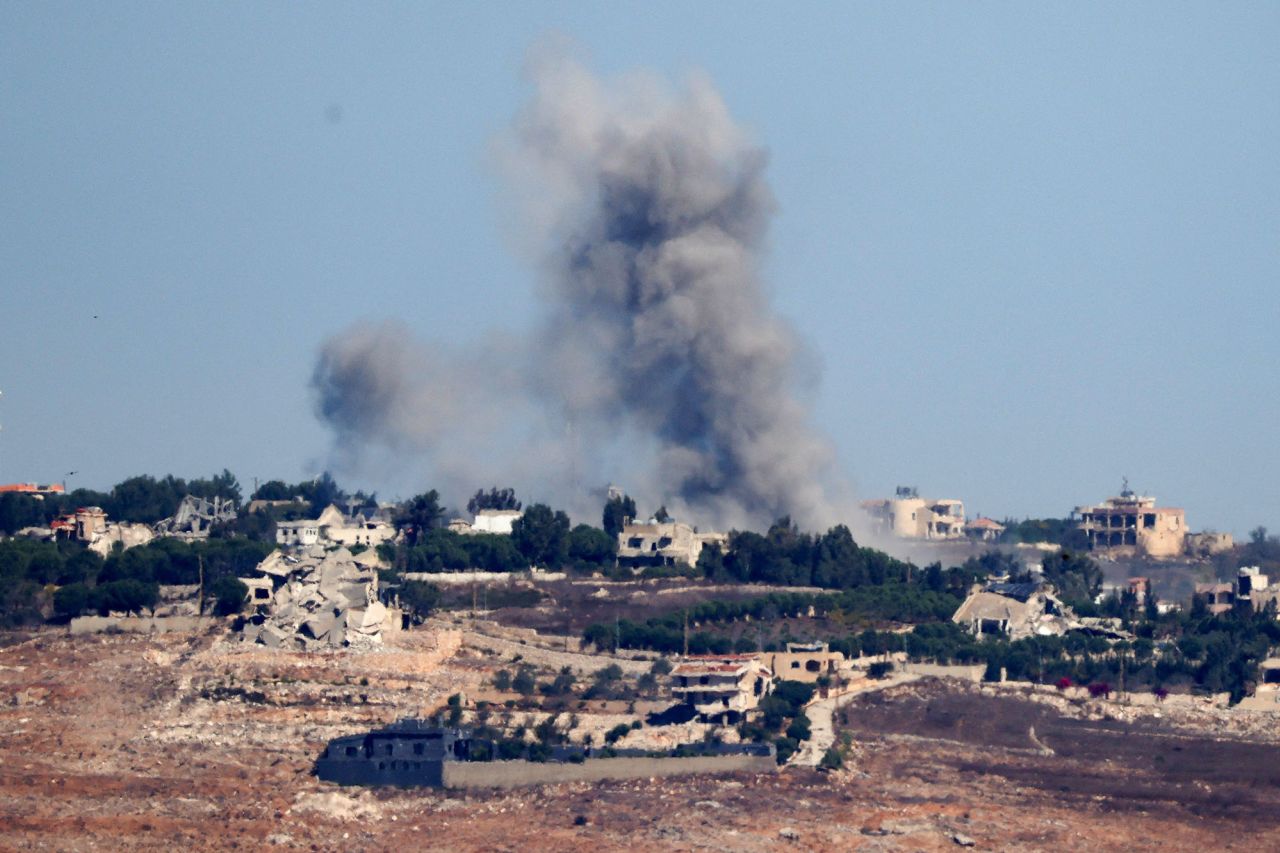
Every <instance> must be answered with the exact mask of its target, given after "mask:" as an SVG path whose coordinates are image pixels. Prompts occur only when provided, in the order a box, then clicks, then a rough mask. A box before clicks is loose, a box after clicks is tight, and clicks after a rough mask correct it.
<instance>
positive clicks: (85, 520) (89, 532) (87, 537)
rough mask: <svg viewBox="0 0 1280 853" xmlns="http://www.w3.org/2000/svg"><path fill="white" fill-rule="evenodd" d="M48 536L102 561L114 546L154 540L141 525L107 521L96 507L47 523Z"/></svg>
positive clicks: (124, 546) (153, 536) (101, 510)
mask: <svg viewBox="0 0 1280 853" xmlns="http://www.w3.org/2000/svg"><path fill="white" fill-rule="evenodd" d="M49 536H50V537H52V538H63V539H74V540H76V541H78V542H83V543H85V544H86V545H87V546H88V547H89V550H91V551H93V552H95V553H97V554H98V555H99V556H102V557H106V556H108V555H109V554H110V553H111V551H112V549H113V548H115V546H116V544H117V543H119V545H120V547H121V548H132V547H134V546H135V545H145V544H147V543H148V542H150V541H151V540H152V539H154V538H156V535H155V532H154V531H152V529H151V528H150V527H149V526H147V525H145V524H135V523H133V522H129V521H108V520H107V514H106V512H105V511H104V510H103V509H102V507H96V506H84V507H80V508H79V509H77V510H76V511H75V512H72V513H67V514H66V515H60V516H58V517H57V518H55V519H54V520H53V521H52V522H50V523H49Z"/></svg>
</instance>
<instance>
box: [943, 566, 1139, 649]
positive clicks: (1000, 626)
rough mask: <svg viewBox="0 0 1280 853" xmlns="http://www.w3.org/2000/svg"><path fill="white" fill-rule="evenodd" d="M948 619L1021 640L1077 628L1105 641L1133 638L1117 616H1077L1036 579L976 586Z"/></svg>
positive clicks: (971, 629)
mask: <svg viewBox="0 0 1280 853" xmlns="http://www.w3.org/2000/svg"><path fill="white" fill-rule="evenodd" d="M951 621H952V622H955V623H956V624H957V625H960V626H962V627H964V628H965V629H967V630H968V631H969V632H970V633H971V634H973V635H974V636H976V637H998V638H1002V639H1008V640H1021V639H1024V638H1026V637H1060V636H1062V635H1063V634H1066V633H1067V632H1069V631H1078V632H1080V633H1083V634H1088V635H1090V636H1095V637H1102V638H1104V639H1107V640H1132V639H1133V635H1132V634H1130V633H1128V632H1127V631H1124V630H1123V629H1122V627H1121V622H1120V620H1119V619H1108V618H1102V617H1094V616H1077V615H1076V614H1075V612H1074V611H1073V610H1072V609H1071V608H1070V607H1068V606H1067V605H1066V604H1064V603H1063V602H1062V601H1061V600H1060V599H1059V598H1058V596H1057V594H1056V593H1055V592H1054V589H1053V587H1052V586H1050V585H1049V584H1046V583H1043V582H1041V581H1035V580H1031V581H1015V582H1009V581H993V582H991V583H988V584H986V585H985V586H979V587H976V588H975V589H974V590H973V591H972V592H970V593H969V597H968V598H966V599H965V600H964V602H963V603H961V605H960V606H959V607H958V608H956V612H955V613H954V614H952V616H951Z"/></svg>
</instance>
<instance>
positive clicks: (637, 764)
mask: <svg viewBox="0 0 1280 853" xmlns="http://www.w3.org/2000/svg"><path fill="white" fill-rule="evenodd" d="M777 770H778V763H777V761H775V760H774V758H773V756H771V755H704V756H696V757H692V758H588V759H587V760H586V761H584V762H582V763H581V764H572V763H558V762H557V763H552V762H547V763H539V762H535V761H447V762H445V764H444V786H445V787H446V788H515V787H519V786H522V785H545V784H551V783H555V782H599V781H602V780H605V779H648V778H649V777H651V776H686V775H689V774H691V773H732V772H745V773H776V772H777Z"/></svg>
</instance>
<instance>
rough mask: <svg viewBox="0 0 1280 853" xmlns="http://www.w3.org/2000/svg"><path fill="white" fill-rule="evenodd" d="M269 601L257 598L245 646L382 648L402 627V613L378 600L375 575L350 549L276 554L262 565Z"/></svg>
mask: <svg viewBox="0 0 1280 853" xmlns="http://www.w3.org/2000/svg"><path fill="white" fill-rule="evenodd" d="M258 570H259V571H261V572H262V573H263V578H262V579H260V580H258V581H255V582H250V587H251V588H257V587H263V588H265V586H266V584H267V583H268V582H269V583H270V585H271V590H272V591H271V594H270V597H269V598H267V599H266V600H265V601H264V600H262V599H261V598H255V599H254V601H255V602H256V603H257V605H258V606H257V612H256V613H255V614H254V616H253V617H252V618H251V619H249V620H248V621H247V622H246V624H245V625H244V628H243V629H242V632H241V639H243V640H244V641H245V642H256V643H261V644H263V645H265V646H268V647H271V648H289V649H302V650H309V649H318V648H324V647H336V646H349V645H362V644H372V643H381V642H382V632H383V631H384V630H396V629H398V628H399V627H400V612H399V610H398V609H396V608H394V607H387V606H386V605H384V604H383V603H382V602H380V601H379V600H378V575H377V572H376V571H374V570H373V569H371V568H369V567H368V566H365V565H363V564H361V563H360V562H357V561H356V559H355V558H354V557H352V555H351V552H350V551H348V550H347V549H346V548H338V549H337V550H335V551H328V552H326V551H325V550H324V549H323V548H321V547H319V546H316V547H312V548H311V549H309V550H307V551H304V552H302V553H301V554H300V555H298V556H292V555H286V554H284V553H283V552H281V551H275V552H273V553H272V554H271V555H270V556H268V557H267V558H266V559H265V560H263V561H262V563H260V564H259V565H258Z"/></svg>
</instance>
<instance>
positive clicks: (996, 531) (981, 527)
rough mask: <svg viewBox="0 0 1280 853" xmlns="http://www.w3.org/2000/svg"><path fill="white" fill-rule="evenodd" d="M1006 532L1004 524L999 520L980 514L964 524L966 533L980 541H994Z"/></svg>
mask: <svg viewBox="0 0 1280 853" xmlns="http://www.w3.org/2000/svg"><path fill="white" fill-rule="evenodd" d="M1003 533H1004V525H1003V524H1001V523H999V522H998V521H992V520H991V519H989V518H983V517H982V516H978V517H977V518H975V519H974V520H973V521H970V522H967V523H966V524H965V526H964V535H965V536H967V537H968V538H970V539H973V540H975V541H978V542H994V541H995V540H997V539H999V538H1000V536H1001V535H1002V534H1003Z"/></svg>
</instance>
